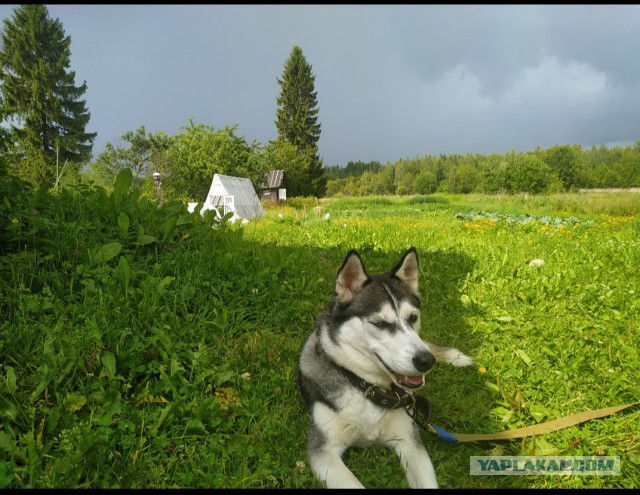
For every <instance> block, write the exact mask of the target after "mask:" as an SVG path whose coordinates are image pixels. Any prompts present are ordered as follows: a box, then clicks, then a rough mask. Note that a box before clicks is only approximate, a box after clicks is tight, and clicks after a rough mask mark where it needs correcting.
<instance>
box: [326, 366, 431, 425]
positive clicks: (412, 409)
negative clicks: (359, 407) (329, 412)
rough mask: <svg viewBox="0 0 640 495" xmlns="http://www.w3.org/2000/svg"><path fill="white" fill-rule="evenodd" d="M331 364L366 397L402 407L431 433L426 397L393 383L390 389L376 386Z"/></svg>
mask: <svg viewBox="0 0 640 495" xmlns="http://www.w3.org/2000/svg"><path fill="white" fill-rule="evenodd" d="M333 365H334V366H335V367H336V368H337V369H338V370H339V371H340V372H341V373H342V374H343V375H344V376H346V377H347V379H348V380H349V381H350V382H351V384H352V385H353V386H354V387H356V388H358V389H360V390H362V392H363V393H364V394H363V395H364V397H365V398H366V399H369V400H370V401H371V402H373V403H374V404H377V405H378V406H381V407H385V408H387V409H400V408H401V407H403V408H404V409H405V411H406V412H407V414H408V415H409V416H410V417H411V419H413V420H414V421H415V422H416V424H417V425H418V426H420V427H421V428H422V429H424V430H425V431H428V432H431V433H433V428H432V427H431V425H430V424H429V421H430V420H431V403H430V402H429V401H428V400H427V399H426V397H423V396H421V395H416V396H415V397H414V395H413V393H412V392H409V391H408V390H405V389H403V388H400V387H398V386H397V385H396V384H395V383H392V384H391V388H390V389H389V388H382V387H378V386H377V385H373V384H372V383H369V382H368V381H366V380H364V379H363V378H360V377H359V376H358V375H356V374H355V373H353V372H352V371H349V370H348V369H346V368H343V367H342V366H340V365H339V364H337V363H335V362H334V363H333Z"/></svg>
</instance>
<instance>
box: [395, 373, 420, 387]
mask: <svg viewBox="0 0 640 495" xmlns="http://www.w3.org/2000/svg"><path fill="white" fill-rule="evenodd" d="M398 378H400V379H399V380H398V382H399V383H406V384H407V385H422V375H418V376H399V377H398Z"/></svg>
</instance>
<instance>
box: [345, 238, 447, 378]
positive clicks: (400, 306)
mask: <svg viewBox="0 0 640 495" xmlns="http://www.w3.org/2000/svg"><path fill="white" fill-rule="evenodd" d="M418 277H419V266H418V255H417V253H416V250H415V248H411V249H409V250H408V251H407V252H406V253H404V255H403V256H402V258H401V259H400V262H399V263H398V264H397V265H396V266H395V267H393V268H392V269H391V270H390V271H389V272H386V273H382V274H379V275H369V274H368V273H367V271H366V269H365V267H364V264H363V263H362V259H361V258H360V255H359V254H358V253H357V252H356V251H355V250H353V251H350V252H349V254H347V257H346V258H345V260H344V263H343V264H342V267H341V268H340V270H339V272H338V275H337V277H336V287H335V300H334V303H335V304H334V312H333V317H334V322H335V323H339V325H337V326H334V332H332V339H334V341H337V340H339V341H340V346H341V347H343V348H344V347H347V348H350V350H349V352H348V353H345V355H344V356H345V359H346V356H347V355H348V356H350V358H351V362H350V363H349V364H350V365H351V366H350V367H351V368H352V369H353V370H354V371H356V372H358V371H359V372H360V373H363V374H366V375H368V376H372V375H373V376H375V377H376V378H377V381H378V382H381V381H387V382H388V381H389V380H390V381H391V382H392V383H395V384H396V385H397V386H400V387H403V388H406V389H416V388H419V387H421V386H422V385H424V374H425V373H426V372H427V371H428V370H429V369H431V367H432V366H433V364H434V362H435V358H434V356H433V354H432V353H431V351H430V350H429V347H428V346H427V344H426V343H425V342H424V341H422V339H421V338H420V337H419V335H418V332H419V331H420V293H419V292H418ZM338 327H339V335H338V333H337V331H335V330H336V329H337V328H338Z"/></svg>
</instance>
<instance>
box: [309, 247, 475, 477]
mask: <svg viewBox="0 0 640 495" xmlns="http://www.w3.org/2000/svg"><path fill="white" fill-rule="evenodd" d="M418 277H419V267H418V255H417V253H416V250H415V248H411V249H409V250H408V251H407V252H406V253H405V254H404V255H403V256H402V259H401V260H400V262H399V263H398V264H397V265H396V266H395V267H394V268H393V269H391V270H390V271H389V272H387V273H383V274H380V275H369V274H367V272H366V270H365V268H364V265H363V263H362V260H361V258H360V256H359V254H358V253H357V252H356V251H351V252H349V254H348V255H347V257H346V259H345V261H344V263H343V265H342V267H341V268H340V270H339V272H338V275H337V278H336V286H335V295H334V297H333V299H332V301H331V302H330V303H329V305H328V306H327V308H326V309H325V310H324V311H323V312H321V313H320V315H319V316H318V321H317V325H316V328H315V330H314V331H313V332H312V333H311V334H310V335H309V337H308V338H307V340H306V342H305V344H304V347H303V349H302V353H301V355H300V358H299V361H298V371H297V385H298V390H299V392H300V395H301V397H302V400H303V401H304V403H305V405H306V407H307V409H308V411H309V413H310V415H311V421H310V425H309V433H308V439H307V456H308V463H309V465H310V467H311V469H312V470H313V472H314V473H315V474H316V476H317V477H318V479H319V480H321V481H323V482H324V483H325V484H326V486H327V487H328V488H341V487H353V488H363V485H362V484H361V483H360V481H358V479H357V478H356V477H355V476H354V474H353V473H352V472H351V471H350V470H349V468H347V466H346V465H345V464H344V462H343V460H342V455H343V453H344V452H345V450H346V449H347V448H349V447H351V446H361V447H365V446H368V445H372V444H382V445H385V446H387V447H389V448H393V449H394V450H395V452H396V453H397V454H398V456H399V457H400V461H401V463H402V466H403V468H404V469H405V473H406V477H407V481H408V483H409V486H410V487H412V488H437V487H438V483H437V480H436V475H435V472H434V469H433V465H432V463H431V459H430V457H429V454H428V453H427V451H426V449H425V448H424V445H423V444H422V441H421V439H420V434H419V430H418V428H417V426H416V424H415V423H414V421H413V420H412V419H411V417H409V415H408V414H407V412H406V411H405V410H404V409H403V408H399V409H387V408H384V407H381V406H378V405H377V404H374V403H373V402H372V401H370V400H368V399H367V398H366V397H365V396H364V395H363V392H362V391H361V390H358V389H357V388H356V387H355V386H354V385H353V384H352V383H350V381H349V380H348V379H347V377H345V374H344V373H343V372H342V370H341V369H340V368H341V367H342V368H344V369H347V370H349V371H351V372H352V373H354V374H356V375H357V376H358V377H360V378H362V379H364V380H366V381H367V382H369V383H371V384H373V385H376V386H378V387H382V388H385V389H389V388H391V387H392V384H395V386H399V387H402V388H404V389H405V390H415V389H418V388H420V387H421V386H422V385H424V374H425V373H426V372H427V371H428V370H429V369H430V368H431V367H432V366H433V364H434V362H435V361H440V362H445V363H449V364H453V365H454V366H458V367H459V366H468V365H470V364H472V360H471V358H469V357H468V356H466V355H464V354H463V353H461V352H460V351H458V350H457V349H453V348H448V347H441V346H437V345H435V344H431V343H427V342H424V341H423V340H422V339H421V338H420V337H419V335H418V332H419V330H420V294H419V292H418Z"/></svg>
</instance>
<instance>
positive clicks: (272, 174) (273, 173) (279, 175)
mask: <svg viewBox="0 0 640 495" xmlns="http://www.w3.org/2000/svg"><path fill="white" fill-rule="evenodd" d="M283 178H284V170H269V172H267V181H266V182H263V183H262V184H260V187H261V188H263V189H275V188H276V187H282V180H283Z"/></svg>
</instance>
